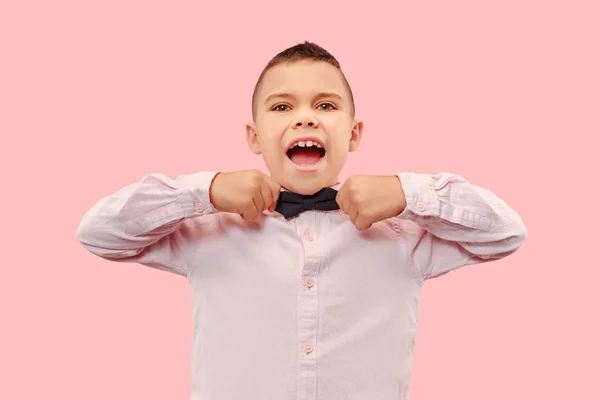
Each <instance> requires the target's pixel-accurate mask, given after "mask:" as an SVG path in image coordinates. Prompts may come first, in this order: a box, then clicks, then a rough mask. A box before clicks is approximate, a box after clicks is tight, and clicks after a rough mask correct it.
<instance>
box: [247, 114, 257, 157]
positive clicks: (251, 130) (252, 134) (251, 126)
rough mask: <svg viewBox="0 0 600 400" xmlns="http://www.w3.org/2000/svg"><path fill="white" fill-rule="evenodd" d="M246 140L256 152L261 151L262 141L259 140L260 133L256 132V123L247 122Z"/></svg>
mask: <svg viewBox="0 0 600 400" xmlns="http://www.w3.org/2000/svg"><path fill="white" fill-rule="evenodd" d="M246 141H247V142H248V146H249V147H250V150H251V151H252V152H253V153H254V154H260V153H261V151H260V143H259V142H258V133H257V132H256V124H255V123H254V122H249V123H247V124H246Z"/></svg>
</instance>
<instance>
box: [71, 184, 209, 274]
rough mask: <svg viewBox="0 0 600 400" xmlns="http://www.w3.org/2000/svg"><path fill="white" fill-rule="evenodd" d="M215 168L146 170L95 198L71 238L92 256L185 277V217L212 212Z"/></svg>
mask: <svg viewBox="0 0 600 400" xmlns="http://www.w3.org/2000/svg"><path fill="white" fill-rule="evenodd" d="M216 174H217V173H216V172H198V173H195V174H189V175H179V176H178V177H177V178H175V179H172V178H170V177H168V176H166V175H164V174H161V173H154V174H148V175H146V176H144V177H143V178H142V179H141V180H140V181H139V182H137V183H133V184H131V185H128V186H126V187H124V188H122V189H120V190H119V191H117V192H116V193H114V194H112V195H110V196H107V197H105V198H103V199H101V200H100V201H98V202H97V203H96V204H95V205H94V206H93V207H92V208H91V209H90V210H89V211H88V212H87V213H85V215H84V216H83V218H82V220H81V223H80V225H79V228H78V230H77V239H78V240H79V242H80V243H81V244H82V245H83V247H85V248H86V249H87V250H88V251H90V252H91V253H92V254H95V255H97V256H99V257H102V258H104V259H107V260H111V261H118V262H135V263H139V264H142V265H146V266H149V267H153V268H157V269H161V270H165V271H168V272H173V273H177V274H180V275H184V276H187V272H188V269H187V263H186V257H185V252H184V249H183V248H182V244H183V237H182V234H181V232H180V231H179V230H178V228H179V226H180V225H181V223H182V222H183V221H184V220H185V219H187V218H191V217H197V216H202V215H207V214H212V213H215V212H217V210H215V208H214V207H213V205H212V204H211V203H210V199H209V188H210V184H211V182H212V180H213V179H214V177H215V175H216Z"/></svg>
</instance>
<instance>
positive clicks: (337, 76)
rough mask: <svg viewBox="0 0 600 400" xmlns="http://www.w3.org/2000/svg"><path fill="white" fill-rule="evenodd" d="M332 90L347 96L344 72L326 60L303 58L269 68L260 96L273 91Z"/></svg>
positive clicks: (303, 92)
mask: <svg viewBox="0 0 600 400" xmlns="http://www.w3.org/2000/svg"><path fill="white" fill-rule="evenodd" d="M322 91H332V92H336V93H338V94H339V95H340V96H342V97H347V96H346V95H347V93H346V87H345V85H344V81H343V79H342V74H341V73H340V71H339V70H338V69H337V68H336V67H334V66H333V65H331V64H329V63H327V62H324V61H312V60H301V61H294V62H292V63H287V62H284V63H281V64H279V65H276V66H274V67H273V68H271V69H270V70H268V71H267V72H266V73H265V75H264V77H263V82H262V84H261V89H260V95H259V98H261V99H265V98H266V97H267V96H269V95H270V94H272V93H275V92H283V93H292V94H298V95H302V94H311V93H319V92H322Z"/></svg>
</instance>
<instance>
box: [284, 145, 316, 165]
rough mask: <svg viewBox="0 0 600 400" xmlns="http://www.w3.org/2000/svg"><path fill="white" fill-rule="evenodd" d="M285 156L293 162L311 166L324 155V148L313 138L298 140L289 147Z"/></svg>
mask: <svg viewBox="0 0 600 400" xmlns="http://www.w3.org/2000/svg"><path fill="white" fill-rule="evenodd" d="M287 156H288V157H289V159H290V160H292V162H293V163H294V164H297V165H300V166H302V167H306V166H312V165H315V164H317V163H318V162H319V161H321V159H323V157H325V148H323V145H322V144H321V143H318V142H316V141H313V140H306V141H304V140H300V141H298V142H296V143H294V144H293V145H292V147H290V148H289V150H288V151H287Z"/></svg>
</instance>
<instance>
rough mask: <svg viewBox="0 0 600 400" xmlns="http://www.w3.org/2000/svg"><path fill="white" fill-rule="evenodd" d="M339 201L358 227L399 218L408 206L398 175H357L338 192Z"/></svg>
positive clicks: (364, 227)
mask: <svg viewBox="0 0 600 400" xmlns="http://www.w3.org/2000/svg"><path fill="white" fill-rule="evenodd" d="M336 201H337V203H338V204H339V206H340V209H341V210H342V211H343V212H345V213H346V214H348V216H349V217H350V220H352V223H353V224H354V225H355V226H356V228H357V229H358V230H365V229H368V228H370V227H371V225H373V224H374V223H375V222H378V221H383V220H385V219H388V218H391V217H395V216H397V215H398V214H400V213H402V211H404V208H406V197H405V195H404V190H403V189H402V184H401V183H400V179H398V177H397V176H395V175H390V176H380V175H355V176H351V177H349V178H348V180H347V181H346V182H345V183H344V184H343V185H342V187H341V188H340V190H339V191H338V194H337V197H336Z"/></svg>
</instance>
